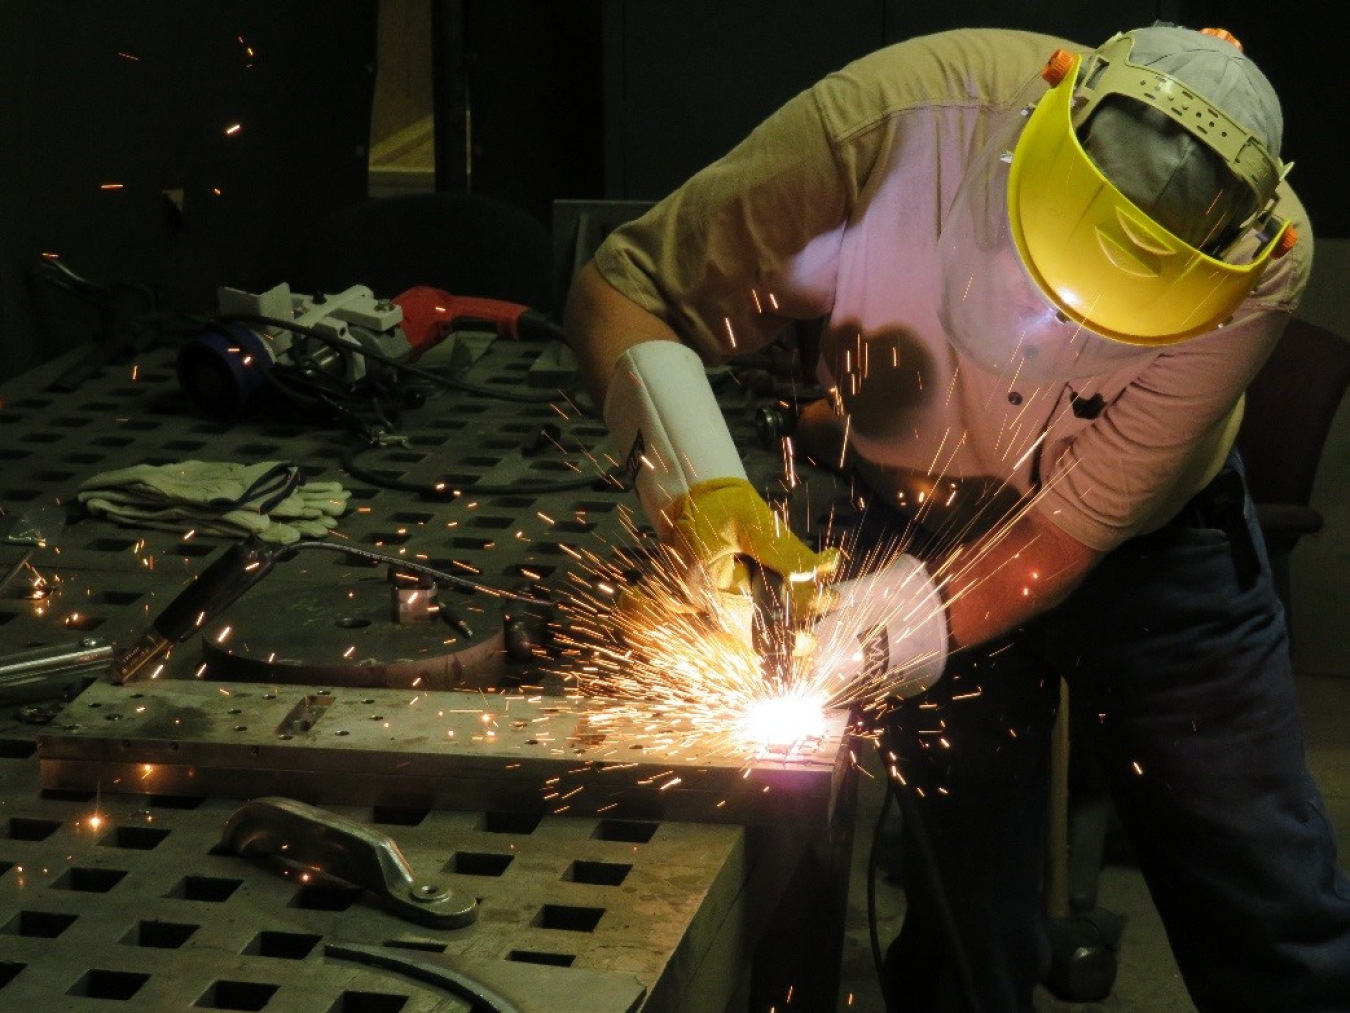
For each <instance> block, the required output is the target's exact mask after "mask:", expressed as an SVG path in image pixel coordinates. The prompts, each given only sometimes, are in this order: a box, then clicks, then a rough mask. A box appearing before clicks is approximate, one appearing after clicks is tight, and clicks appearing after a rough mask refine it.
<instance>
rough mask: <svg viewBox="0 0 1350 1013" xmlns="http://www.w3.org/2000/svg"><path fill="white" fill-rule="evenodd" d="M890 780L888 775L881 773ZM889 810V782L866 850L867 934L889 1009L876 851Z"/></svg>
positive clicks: (882, 995)
mask: <svg viewBox="0 0 1350 1013" xmlns="http://www.w3.org/2000/svg"><path fill="white" fill-rule="evenodd" d="M883 776H884V777H885V778H886V780H887V781H888V782H889V781H890V775H889V774H884V775H883ZM890 812H891V789H890V786H889V784H888V785H887V788H886V794H885V796H884V797H883V798H882V800H881V812H880V813H878V814H877V824H876V827H875V828H873V830H872V846H871V848H869V849H868V851H867V936H868V939H869V940H870V942H871V944H872V966H873V967H874V968H875V969H876V972H877V983H878V984H879V985H880V986H881V997H882V999H883V1000H884V1001H885V1003H886V1008H887V1009H889V1008H890V1007H891V1006H892V1005H894V1004H893V1003H892V1002H891V997H890V995H888V994H887V989H886V986H887V981H886V974H885V968H884V967H883V966H882V965H883V962H884V959H885V958H884V957H883V956H882V953H881V939H880V933H879V932H878V930H877V853H878V852H879V851H880V850H881V832H882V830H883V829H884V828H885V826H886V817H887V816H889V815H890Z"/></svg>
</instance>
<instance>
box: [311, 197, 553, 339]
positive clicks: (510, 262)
mask: <svg viewBox="0 0 1350 1013" xmlns="http://www.w3.org/2000/svg"><path fill="white" fill-rule="evenodd" d="M304 273H305V275H306V277H305V278H304V279H303V280H302V281H300V282H299V283H298V284H293V285H292V288H296V289H297V290H298V291H315V292H340V291H342V290H343V289H345V288H347V287H349V286H351V285H366V286H368V287H369V288H370V289H371V290H372V291H373V292H374V293H375V294H376V295H377V296H382V297H385V298H392V297H393V296H396V295H398V294H399V293H401V292H405V291H407V290H408V289H409V288H412V287H413V286H415V285H430V286H431V287H433V288H440V289H444V290H446V291H447V292H450V293H451V294H452V295H459V296H472V297H477V298H483V299H502V300H505V301H507V302H514V303H521V304H523V305H525V306H529V307H530V308H531V309H536V310H539V311H540V312H541V313H548V312H550V311H551V310H552V309H553V308H554V307H553V237H552V235H551V234H550V232H549V230H548V228H547V227H546V226H545V225H544V224H543V223H542V222H540V221H538V220H537V219H536V218H534V217H533V216H532V215H530V214H529V212H527V211H525V210H523V209H522V208H518V207H516V206H515V205H513V204H510V203H507V202H506V201H502V200H498V199H496V198H493V197H485V196H481V195H479V194H465V193H424V194H404V195H399V196H395V197H375V198H371V199H369V200H365V201H362V202H361V203H359V204H354V205H351V206H350V207H346V208H343V209H342V210H340V211H337V212H336V213H334V214H333V215H331V216H330V217H329V218H328V219H327V220H325V221H324V222H322V223H321V224H320V225H319V227H318V228H317V229H316V230H315V232H314V234H313V235H312V236H311V237H310V241H309V244H308V249H307V254H306V264H305V270H304Z"/></svg>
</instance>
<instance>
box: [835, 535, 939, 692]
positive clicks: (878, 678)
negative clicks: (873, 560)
mask: <svg viewBox="0 0 1350 1013" xmlns="http://www.w3.org/2000/svg"><path fill="white" fill-rule="evenodd" d="M831 590H832V591H833V592H834V594H835V597H836V598H837V601H838V606H837V607H836V608H834V609H833V610H832V611H830V612H829V613H827V614H826V615H824V616H822V617H821V619H820V621H819V622H818V623H816V627H815V630H814V631H813V635H814V637H815V641H816V644H815V656H814V664H815V666H816V670H817V672H818V673H821V674H826V675H828V678H829V682H828V683H827V685H828V687H829V688H830V689H831V690H836V691H843V690H844V688H845V687H846V686H850V687H851V692H854V693H857V692H861V693H862V694H864V695H866V696H869V697H872V696H877V695H881V694H884V695H888V696H900V697H906V696H913V695H915V694H917V693H922V692H923V691H924V690H926V689H928V688H929V687H930V686H932V685H933V683H935V682H937V681H938V679H939V678H941V676H942V670H943V668H944V667H945V666H946V664H947V636H948V632H947V615H946V608H945V606H944V605H943V602H942V596H941V595H940V594H939V593H938V589H937V585H936V584H935V583H934V582H933V578H932V577H931V576H930V575H929V573H928V570H927V569H926V568H925V567H924V565H923V563H921V562H919V560H917V559H915V558H914V557H913V556H898V557H896V558H895V559H894V560H893V561H892V562H890V563H888V564H887V565H886V566H884V567H882V568H881V569H880V570H877V571H876V572H874V573H869V574H864V575H863V576H861V577H857V578H854V579H852V580H845V581H840V582H839V583H837V584H833V585H831Z"/></svg>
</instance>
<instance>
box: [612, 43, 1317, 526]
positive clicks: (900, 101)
mask: <svg viewBox="0 0 1350 1013" xmlns="http://www.w3.org/2000/svg"><path fill="white" fill-rule="evenodd" d="M1061 46H1062V47H1065V48H1073V49H1077V50H1079V51H1082V50H1083V47H1081V46H1077V45H1076V44H1073V43H1068V42H1066V41H1065V40H1062V39H1056V38H1052V37H1049V36H1044V35H1036V34H1032V33H1027V32H1013V31H1003V30H989V29H970V30H961V31H954V32H944V33H940V34H937V35H931V36H925V37H921V38H916V39H911V40H908V41H905V42H901V43H898V44H896V45H894V46H890V47H887V48H886V49H882V50H880V51H878V52H876V53H873V54H871V55H869V56H866V57H864V58H862V59H860V60H858V61H856V62H854V63H852V64H850V65H849V66H847V67H845V68H844V69H843V70H841V71H839V72H838V73H835V74H831V75H830V76H828V77H826V78H825V79H824V80H822V81H820V82H819V83H818V84H816V85H815V86H814V87H812V88H810V89H808V90H807V91H805V92H803V93H801V94H800V95H798V96H797V97H796V98H794V99H792V100H791V101H789V102H788V103H787V104H786V105H785V106H784V107H783V108H781V109H780V110H778V111H777V112H776V113H774V114H773V115H772V116H771V117H770V118H769V119H768V120H766V121H765V122H764V123H763V124H761V125H760V126H759V127H758V128H756V130H755V131H754V132H752V133H751V135H750V136H749V137H748V138H747V139H746V140H745V141H743V142H742V143H741V144H740V145H738V146H737V147H736V148H735V149H734V150H732V151H731V152H730V153H729V154H728V155H727V156H726V157H724V158H723V159H721V160H719V161H717V162H716V163H714V164H713V165H711V166H709V167H708V168H706V169H704V170H703V171H701V172H700V173H698V174H697V175H695V176H694V177H693V178H691V179H690V180H689V181H688V182H687V183H686V184H685V185H684V186H682V187H681V188H680V189H679V190H677V191H676V192H675V193H674V194H672V195H671V196H669V197H668V198H666V199H665V200H664V201H662V202H661V203H660V204H658V205H657V206H656V207H655V208H653V209H652V211H651V212H650V213H648V214H647V215H645V216H643V217H642V218H641V219H639V220H638V221H636V222H633V223H630V224H628V225H626V226H623V227H621V228H619V229H617V230H615V231H614V232H613V233H611V235H610V237H609V238H608V240H607V241H606V242H605V244H604V245H603V246H602V247H601V248H600V250H599V251H598V253H597V255H596V258H595V263H596V266H597V268H598V269H599V270H600V272H601V274H602V275H603V276H604V277H605V278H606V279H607V280H608V281H609V282H610V284H612V285H614V287H615V288H617V289H618V290H619V291H620V292H622V293H624V294H625V295H627V296H628V297H629V298H631V299H633V300H634V301H635V302H637V303H638V304H639V305H641V306H643V307H644V308H646V309H647V310H649V311H650V312H652V313H654V314H655V315H656V316H658V317H660V318H661V319H662V320H664V321H665V322H666V323H668V324H670V325H671V326H672V327H673V328H674V329H675V330H676V331H677V332H678V333H679V334H681V336H682V337H683V339H684V340H685V341H686V342H688V343H689V344H690V345H691V346H693V347H694V348H696V349H697V350H698V351H699V353H700V354H701V355H702V356H703V358H704V360H705V361H708V362H720V361H726V360H728V359H731V358H733V357H735V356H736V355H737V354H740V353H743V352H747V351H752V350H755V349H758V348H762V347H763V346H764V345H765V344H767V343H769V342H770V341H772V340H773V339H774V337H775V336H776V335H777V334H778V333H779V332H780V330H781V328H782V327H783V326H784V323H785V321H786V320H790V319H815V318H825V319H826V329H825V337H824V339H823V342H822V354H821V357H820V364H819V374H820V379H821V381H822V382H823V383H824V384H825V385H826V386H827V388H830V389H832V390H833V391H834V393H835V395H836V401H837V403H838V404H839V405H840V406H841V409H842V412H843V414H844V420H845V422H846V428H847V433H848V441H849V447H850V450H851V452H852V453H853V454H854V455H855V457H856V459H857V461H858V464H859V470H860V472H861V473H862V474H863V476H864V477H865V478H866V479H867V480H868V482H869V484H871V485H872V486H873V488H875V489H876V490H877V491H878V492H880V493H883V494H886V495H888V496H891V497H893V498H894V499H895V500H896V501H898V502H900V503H902V504H905V505H908V506H910V507H921V508H922V509H925V510H933V511H936V512H937V516H936V518H935V519H936V520H937V522H938V523H939V524H942V523H944V522H943V519H942V518H943V513H942V511H944V510H947V511H959V508H960V507H961V506H962V505H963V504H964V505H965V506H966V507H968V508H969V507H971V506H974V507H976V508H977V510H976V512H978V513H980V515H981V516H980V517H979V520H978V521H977V522H976V524H977V527H976V528H975V529H972V530H978V527H980V526H983V527H987V526H989V525H990V524H992V523H993V522H994V521H996V520H997V519H998V516H999V514H1000V513H1001V511H1002V509H1003V505H1002V504H1003V500H1004V499H1006V498H1007V497H999V496H996V495H993V493H992V490H997V489H1002V490H1003V491H1004V492H1010V493H1012V494H1014V496H1024V495H1026V494H1028V493H1036V494H1038V498H1037V500H1036V504H1035V506H1034V509H1037V510H1040V511H1042V512H1044V513H1045V514H1046V516H1048V517H1049V518H1050V519H1051V520H1052V521H1053V522H1054V523H1055V524H1056V525H1058V526H1059V527H1060V528H1061V529H1062V530H1064V531H1065V532H1067V533H1068V534H1070V535H1072V536H1073V537H1074V538H1076V539H1078V540H1079V541H1081V542H1083V543H1084V544H1086V545H1089V546H1091V547H1093V548H1096V549H1101V550H1109V549H1111V548H1113V547H1115V546H1116V545H1119V544H1120V543H1121V542H1122V541H1124V540H1125V539H1127V538H1130V537H1132V536H1134V535H1137V534H1140V533H1143V532H1146V531H1149V530H1153V529H1154V528H1157V527H1158V526H1160V525H1161V524H1163V523H1165V522H1166V521H1167V520H1168V519H1169V518H1170V517H1171V516H1173V515H1174V514H1175V513H1176V511H1177V510H1178V509H1179V508H1180V507H1181V506H1182V505H1183V504H1184V503H1185V502H1186V500H1187V499H1189V498H1190V497H1191V496H1192V495H1194V493H1195V492H1197V491H1198V490H1199V489H1201V488H1203V487H1204V485H1205V484H1207V483H1208V481H1209V480H1210V479H1211V478H1212V477H1213V476H1214V475H1215V474H1216V473H1217V471H1218V469H1219V468H1220V467H1221V466H1222V463H1223V460H1224V458H1225V457H1226V455H1227V452H1228V450H1229V448H1230V447H1231V445H1232V442H1233V438H1234V436H1235V435H1236V432H1237V426H1238V423H1239V421H1240V419H1241V399H1242V392H1243V391H1244V390H1245V389H1246V387H1247V384H1248V383H1249V381H1250V380H1251V378H1252V377H1253V376H1254V375H1255V374H1256V372H1257V370H1258V369H1260V367H1261V365H1262V364H1263V363H1264V362H1265V360H1266V357H1267V356H1268V355H1269V353H1270V350H1271V349H1272V348H1273V347H1274V344H1275V342H1276V340H1277V339H1278V337H1279V334H1280V331H1281V330H1282V329H1283V327H1284V324H1285V322H1286V320H1287V318H1288V316H1289V314H1290V313H1292V311H1293V309H1294V308H1295V306H1296V305H1297V302H1298V298H1299V296H1300V294H1301V292H1302V290H1303V287H1304V284H1305V283H1306V280H1307V275H1308V271H1309V269H1310V267H1311V261H1312V236H1311V230H1310V229H1309V227H1308V222H1307V218H1306V215H1305V213H1304V211H1303V208H1302V206H1301V205H1300V204H1299V202H1298V200H1297V198H1296V197H1295V196H1294V194H1293V193H1292V192H1291V191H1290V190H1289V189H1288V187H1287V186H1285V185H1282V186H1281V191H1280V209H1281V213H1282V215H1283V216H1285V217H1289V218H1291V219H1292V220H1293V222H1294V225H1295V227H1296V228H1297V229H1298V231H1299V235H1300V240H1299V243H1298V245H1297V246H1296V247H1295V249H1294V251H1293V252H1292V253H1290V254H1289V255H1287V256H1286V257H1284V258H1283V259H1281V260H1279V261H1277V262H1275V263H1274V264H1273V265H1272V266H1271V267H1270V268H1269V269H1268V270H1267V271H1266V273H1265V275H1264V276H1263V278H1262V280H1261V282H1260V283H1259V285H1258V286H1257V288H1256V289H1255V290H1254V291H1253V293H1252V294H1251V296H1250V297H1249V298H1248V299H1247V300H1246V301H1245V302H1244V303H1243V305H1242V306H1241V308H1240V309H1239V311H1238V312H1237V313H1236V314H1235V316H1234V318H1233V319H1232V320H1231V321H1230V322H1229V323H1228V324H1227V325H1226V326H1224V327H1223V328H1222V329H1220V330H1216V331H1214V332H1213V333H1210V334H1206V335H1202V336H1201V337H1198V338H1194V339H1192V340H1190V341H1187V342H1184V343H1181V344H1178V345H1175V346H1172V347H1171V348H1169V349H1167V350H1166V351H1163V352H1161V353H1157V354H1154V355H1152V356H1151V357H1150V358H1147V359H1141V360H1139V361H1135V362H1133V363H1132V364H1131V365H1130V366H1128V367H1126V368H1121V367H1118V366H1116V367H1112V368H1114V369H1115V372H1112V373H1108V374H1105V375H1101V376H1094V377H1090V378H1087V379H1083V380H1075V381H1071V382H1068V383H1065V382H1056V383H1042V384H1041V385H1039V386H1037V385H1035V384H1031V383H1023V382H1017V381H1010V380H1009V379H1008V378H1005V377H1001V376H997V375H995V374H992V373H989V372H985V371H984V370H982V369H981V368H980V367H978V366H976V365H975V364H974V363H973V362H971V361H969V360H966V359H963V358H962V356H961V355H959V354H958V353H957V352H956V351H955V349H954V348H953V347H952V346H951V345H950V344H949V343H948V341H947V339H946V336H945V334H944V332H943V328H942V325H941V323H940V321H939V318H938V308H939V306H940V302H941V292H942V288H941V278H940V277H939V275H938V271H937V262H938V258H937V253H936V246H937V240H938V234H939V232H940V230H941V228H942V223H943V217H944V215H945V214H946V212H947V210H948V209H949V208H950V207H951V204H952V200H953V198H954V196H955V194H956V190H957V187H958V185H959V184H960V182H961V179H962V177H963V175H964V174H965V171H966V168H967V166H968V165H969V164H970V163H971V161H972V160H973V159H974V158H975V157H976V156H977V155H978V154H979V152H980V151H981V149H982V148H983V147H984V143H985V141H986V140H987V139H988V138H989V137H990V136H991V135H992V134H993V132H994V131H995V129H996V127H997V126H998V124H999V123H1000V122H1003V118H1004V117H1006V116H1009V115H1016V114H1017V111H1018V107H1019V105H1020V103H1021V102H1023V101H1025V99H1026V95H1027V92H1026V91H1025V88H1026V86H1027V84H1028V82H1029V81H1033V80H1034V79H1036V77H1037V75H1038V73H1039V70H1040V68H1041V66H1042V65H1043V64H1044V63H1045V60H1046V58H1047V57H1048V56H1049V55H1050V53H1051V52H1052V51H1053V50H1054V49H1055V48H1057V47H1061ZM729 100H730V99H729ZM1252 245H1253V248H1254V245H1255V244H1254V241H1253V244H1252ZM1096 396H1099V397H1100V398H1101V403H1102V405H1103V406H1104V407H1103V408H1102V409H1101V410H1100V411H1099V412H1097V413H1096V414H1095V417H1092V416H1093V413H1092V412H1091V411H1085V410H1084V408H1085V406H1088V405H1092V404H1094V403H1095V402H1094V397H1096ZM1075 399H1081V401H1080V403H1079V412H1078V413H1077V414H1076V413H1075V412H1074V410H1073V402H1074V401H1075ZM1080 415H1082V416H1089V417H1080ZM958 517H959V518H960V520H959V523H960V524H962V525H964V524H966V523H967V521H969V520H970V513H969V511H968V512H967V513H966V514H964V515H963V514H960V513H959V512H958V513H955V514H953V516H952V518H949V519H948V521H947V523H958V521H957V520H956V519H955V518H958Z"/></svg>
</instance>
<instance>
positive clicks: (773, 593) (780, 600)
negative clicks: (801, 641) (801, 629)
mask: <svg viewBox="0 0 1350 1013" xmlns="http://www.w3.org/2000/svg"><path fill="white" fill-rule="evenodd" d="M743 561H744V563H745V566H746V568H747V570H748V571H749V575H750V597H751V600H752V601H753V602H754V614H753V616H752V618H751V621H750V640H751V645H752V646H753V648H754V651H755V655H756V657H758V658H759V664H760V671H761V672H762V673H763V675H764V681H765V682H766V683H768V684H769V686H770V687H772V688H774V689H785V688H786V687H787V686H788V685H789V684H790V683H791V681H792V647H793V644H794V643H795V642H796V635H795V633H794V632H793V629H792V611H791V598H790V597H789V595H788V593H787V586H786V581H785V580H784V579H783V577H782V575H781V574H779V573H777V572H776V571H774V570H770V569H768V568H767V567H765V566H763V565H762V564H760V563H759V562H757V561H756V560H753V559H750V558H749V557H745V558H744V560H743Z"/></svg>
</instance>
